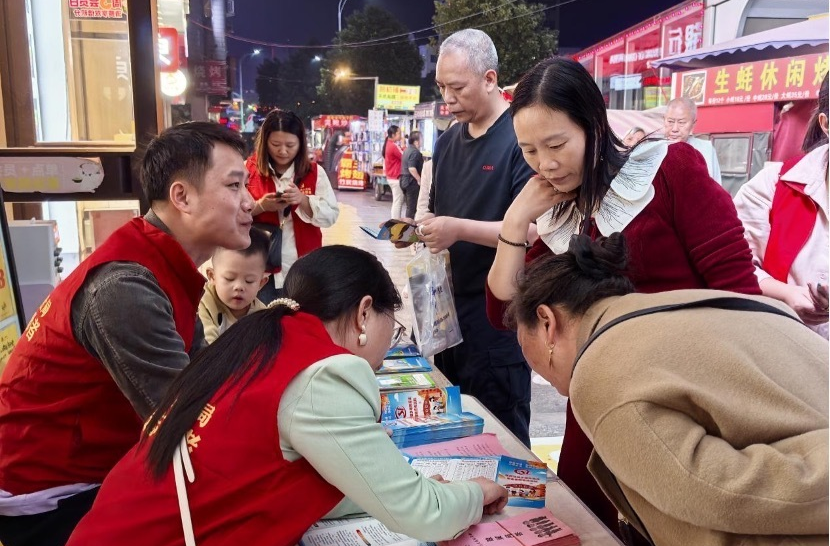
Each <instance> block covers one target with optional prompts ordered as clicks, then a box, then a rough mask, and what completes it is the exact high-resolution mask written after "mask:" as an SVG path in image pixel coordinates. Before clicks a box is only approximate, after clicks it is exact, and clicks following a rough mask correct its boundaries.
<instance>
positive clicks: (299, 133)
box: [254, 109, 311, 185]
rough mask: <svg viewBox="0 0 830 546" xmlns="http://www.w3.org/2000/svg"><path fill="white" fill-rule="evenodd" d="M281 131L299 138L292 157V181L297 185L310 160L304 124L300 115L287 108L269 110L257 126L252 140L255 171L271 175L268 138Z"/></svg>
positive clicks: (306, 171) (267, 175) (262, 174)
mask: <svg viewBox="0 0 830 546" xmlns="http://www.w3.org/2000/svg"><path fill="white" fill-rule="evenodd" d="M276 132H282V133H288V134H291V135H294V136H295V137H297V140H299V141H300V142H299V146H298V148H299V149H298V150H297V155H296V156H295V157H294V181H295V182H297V185H299V181H300V180H302V179H303V178H305V176H306V175H307V174H308V172H309V171H310V170H311V160H310V159H309V158H308V144H307V143H306V138H305V125H303V120H301V119H300V116H298V115H297V114H295V113H294V112H291V111H289V110H280V109H276V110H271V111H270V112H268V115H267V116H265V121H263V122H262V126H261V127H260V128H259V132H258V133H257V135H256V141H255V142H254V150H255V151H256V157H257V171H258V172H259V175H260V176H264V177H269V176H271V172H270V169H269V168H268V167H269V165H270V164H271V156H270V154H269V152H268V139H269V138H271V134H272V133H276Z"/></svg>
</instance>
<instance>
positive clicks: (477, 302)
mask: <svg viewBox="0 0 830 546" xmlns="http://www.w3.org/2000/svg"><path fill="white" fill-rule="evenodd" d="M435 81H436V83H437V84H438V88H439V89H440V90H441V95H442V96H443V98H444V101H445V102H446V103H447V106H448V108H449V110H450V112H451V113H452V114H453V116H455V118H456V119H457V120H458V122H459V123H458V124H456V125H454V126H452V127H450V128H449V129H448V130H447V131H446V132H444V134H442V135H441V137H440V138H439V139H438V142H437V143H436V145H435V152H434V153H433V159H432V162H433V172H432V175H433V184H432V192H431V194H430V204H429V211H430V213H431V214H430V215H428V216H427V218H426V219H424V220H423V221H421V223H420V224H419V225H418V231H419V233H420V236H421V239H422V240H423V241H424V243H425V244H426V246H427V247H429V248H430V250H432V251H434V252H438V251H440V250H443V249H449V253H450V261H451V268H452V284H453V296H454V298H455V306H456V310H457V311H458V321H459V324H460V326H461V333H462V336H463V338H464V342H463V343H461V344H460V345H457V346H455V347H453V348H451V349H447V350H446V351H443V352H441V353H439V354H437V355H435V365H436V366H437V367H438V369H440V370H441V372H442V373H443V374H444V375H445V376H447V378H448V379H449V380H450V382H451V383H452V384H454V385H458V386H460V387H461V392H463V393H466V394H471V395H473V396H475V397H476V398H478V399H479V400H481V402H482V403H483V404H484V405H485V406H486V407H487V408H488V409H489V410H490V411H491V412H493V414H494V415H495V416H496V417H497V418H498V419H499V420H500V421H501V422H502V423H504V425H505V426H506V427H507V428H509V429H510V430H511V431H512V432H513V434H515V435H516V436H517V437H518V438H519V439H520V440H521V441H522V442H524V443H525V444H526V445H530V434H529V426H530V369H529V368H528V366H527V363H526V362H525V361H524V357H522V352H521V349H520V348H519V344H518V342H517V341H516V336H515V335H513V333H512V332H506V331H499V330H496V329H495V328H493V326H491V325H490V323H489V322H488V321H487V316H486V314H485V305H484V301H485V300H484V284H485V281H486V277H487V269H488V268H489V266H490V264H491V263H492V262H493V257H494V255H495V250H494V248H493V247H495V246H496V243H497V241H498V239H497V237H498V234H499V231H500V229H501V220H502V218H503V217H504V213H505V211H506V210H507V208H508V207H509V206H510V203H511V202H512V201H513V199H514V198H515V197H516V195H517V194H518V193H519V192H520V191H521V190H522V188H523V187H524V185H525V184H526V183H527V180H528V179H529V178H530V177H531V175H532V174H533V171H532V170H531V169H530V167H528V165H527V163H525V161H524V160H523V159H522V156H521V150H519V147H518V146H517V145H516V134H515V133H514V131H513V127H512V125H511V123H510V116H509V114H508V112H507V108H508V103H507V101H506V100H505V99H504V97H503V96H502V94H501V92H500V91H499V87H498V54H497V53H496V46H495V45H493V41H492V40H491V39H490V37H489V36H487V34H485V33H484V32H482V31H480V30H475V29H466V30H461V31H459V32H456V33H454V34H452V35H451V36H449V37H448V38H447V39H446V40H444V42H443V43H442V44H441V50H440V52H439V55H438V64H437V65H436V77H435ZM526 236H528V234H527V232H526V233H525V234H523V235H522V240H524V238H525V237H526Z"/></svg>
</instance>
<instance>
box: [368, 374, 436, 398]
mask: <svg viewBox="0 0 830 546" xmlns="http://www.w3.org/2000/svg"><path fill="white" fill-rule="evenodd" d="M376 378H377V380H378V388H380V392H381V394H383V393H384V392H389V391H405V390H412V389H424V388H431V387H434V386H435V380H434V379H432V377H430V376H429V375H427V374H425V373H394V374H388V375H377V376H376Z"/></svg>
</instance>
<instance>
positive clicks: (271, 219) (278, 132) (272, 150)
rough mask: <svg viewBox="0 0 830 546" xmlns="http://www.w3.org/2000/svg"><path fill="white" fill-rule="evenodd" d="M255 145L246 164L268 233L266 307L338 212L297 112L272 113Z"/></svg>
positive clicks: (263, 298) (260, 223)
mask: <svg viewBox="0 0 830 546" xmlns="http://www.w3.org/2000/svg"><path fill="white" fill-rule="evenodd" d="M254 147H255V151H254V154H253V155H252V156H251V157H249V158H248V161H247V162H246V166H247V168H248V173H249V174H250V186H248V190H249V191H250V192H251V195H252V196H253V198H254V199H256V204H255V205H254V222H256V223H257V225H258V226H259V227H260V228H262V229H265V230H266V231H268V232H269V233H271V250H270V252H269V260H268V266H269V267H268V270H269V272H271V273H273V276H274V278H273V280H272V281H271V282H269V283H268V284H266V285H265V286H264V287H263V288H262V290H260V292H259V296H258V297H259V299H260V300H261V301H262V302H263V303H265V304H267V303H269V302H271V301H272V300H274V299H275V298H276V297H277V296H278V295H279V292H278V290H279V289H280V288H281V287H282V285H283V282H284V279H285V274H286V273H287V272H288V269H289V268H290V267H291V265H292V264H293V263H294V262H296V261H297V258H299V257H301V256H305V255H306V254H308V253H309V252H311V251H312V250H314V249H317V248H320V247H321V246H323V233H322V232H321V231H320V228H326V227H331V226H332V225H333V224H334V223H335V222H336V221H337V217H338V215H339V214H340V209H339V208H338V206H337V199H335V197H334V191H332V189H331V183H330V182H329V178H328V176H327V175H326V171H325V170H324V169H322V168H320V167H319V166H318V165H317V164H316V163H313V162H311V161H310V160H309V158H308V152H307V144H306V135H305V127H304V126H303V122H302V120H301V119H300V118H299V117H298V116H297V115H296V114H295V113H293V112H288V111H286V110H272V111H271V112H270V113H269V114H268V116H267V117H266V118H265V121H264V122H263V123H262V127H260V129H259V133H258V134H257V137H256V143H255V146H254Z"/></svg>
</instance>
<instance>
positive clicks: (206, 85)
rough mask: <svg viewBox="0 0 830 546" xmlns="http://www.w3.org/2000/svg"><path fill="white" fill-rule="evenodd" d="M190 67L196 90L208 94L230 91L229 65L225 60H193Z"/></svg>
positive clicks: (220, 93)
mask: <svg viewBox="0 0 830 546" xmlns="http://www.w3.org/2000/svg"><path fill="white" fill-rule="evenodd" d="M189 69H190V80H191V82H192V85H193V90H194V91H195V92H197V93H204V94H206V95H224V94H226V93H227V92H228V67H227V64H226V63H225V62H224V61H191V62H190V64H189Z"/></svg>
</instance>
